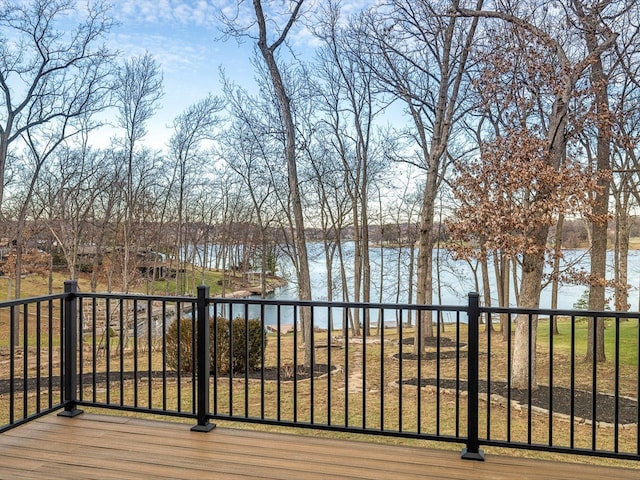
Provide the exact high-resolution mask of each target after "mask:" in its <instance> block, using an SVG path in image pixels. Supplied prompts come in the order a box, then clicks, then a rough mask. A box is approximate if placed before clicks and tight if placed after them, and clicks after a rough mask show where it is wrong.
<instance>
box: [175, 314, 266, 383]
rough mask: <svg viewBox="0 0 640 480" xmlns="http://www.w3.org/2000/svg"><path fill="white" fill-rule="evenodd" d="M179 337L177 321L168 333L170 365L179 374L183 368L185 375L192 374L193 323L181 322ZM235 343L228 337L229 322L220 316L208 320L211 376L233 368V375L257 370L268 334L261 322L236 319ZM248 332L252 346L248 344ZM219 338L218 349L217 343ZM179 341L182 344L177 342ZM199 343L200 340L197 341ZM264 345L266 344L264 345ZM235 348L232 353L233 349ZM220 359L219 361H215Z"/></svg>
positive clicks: (234, 327) (233, 326)
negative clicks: (215, 343)
mask: <svg viewBox="0 0 640 480" xmlns="http://www.w3.org/2000/svg"><path fill="white" fill-rule="evenodd" d="M179 325H180V338H179V339H178V321H175V322H173V323H172V324H171V326H170V327H169V330H168V331H167V366H168V367H169V368H170V369H172V370H174V371H177V370H178V367H180V371H181V372H182V373H188V372H192V371H193V368H194V361H193V360H194V355H193V350H192V348H193V331H192V330H193V321H192V320H191V319H188V318H185V319H182V320H180V322H179ZM232 330H233V342H232V341H231V339H230V335H229V320H227V319H226V318H223V317H218V319H217V321H216V322H215V324H214V319H213V318H211V319H209V332H210V333H209V335H210V338H209V342H210V350H209V359H210V365H211V366H210V368H211V373H213V372H215V371H216V368H217V372H218V374H227V373H229V370H230V368H229V367H230V365H231V369H232V371H233V373H244V372H245V371H247V366H246V365H247V360H248V370H249V371H251V370H256V369H258V368H259V367H260V364H261V362H262V345H264V346H265V347H266V342H267V335H266V331H265V330H264V329H262V326H261V324H260V320H258V319H250V320H249V321H248V325H247V322H246V321H245V320H244V319H243V318H239V317H237V318H235V319H234V320H233V323H232ZM247 330H248V340H249V347H248V351H247V350H246V348H247V347H246V345H247ZM216 339H217V345H216V348H214V342H215V341H216ZM178 340H179V341H178ZM196 340H197V338H196ZM263 342H264V343H263ZM232 346H233V351H231V347H232ZM178 352H179V353H180V362H179V363H180V365H178ZM216 357H217V358H216Z"/></svg>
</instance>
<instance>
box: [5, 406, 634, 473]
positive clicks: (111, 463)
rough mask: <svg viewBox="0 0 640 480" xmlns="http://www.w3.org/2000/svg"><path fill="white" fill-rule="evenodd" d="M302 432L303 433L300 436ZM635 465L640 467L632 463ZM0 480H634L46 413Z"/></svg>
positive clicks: (413, 451)
mask: <svg viewBox="0 0 640 480" xmlns="http://www.w3.org/2000/svg"><path fill="white" fill-rule="evenodd" d="M306 433H311V432H306ZM639 467H640V465H639ZM0 478H3V479H4V478H12V479H13V478H15V479H22V478H50V479H67V478H100V479H122V478H130V479H137V478H140V479H143V478H144V479H147V478H158V479H168V478H188V479H211V478H215V479H230V480H236V479H263V480H272V479H292V480H294V479H295V480H305V479H319V478H335V479H345V480H346V479H394V478H398V479H407V480H411V479H418V478H420V479H427V480H438V479H457V480H471V479H477V480H484V479H487V480H488V479H491V480H500V479H509V480H512V479H530V480H538V479H539V480H542V479H548V478H562V479H567V480H571V479H576V480H578V479H579V480H589V479H594V480H595V479H598V480H599V479H602V478H612V479H613V478H616V479H620V480H624V479H635V480H638V479H640V470H632V469H621V468H613V467H600V466H593V465H583V464H569V463H562V462H551V461H542V460H533V459H525V458H516V457H506V456H496V455H489V456H488V457H487V460H486V461H485V462H473V461H465V460H462V459H460V454H459V453H458V452H454V451H444V450H433V449H427V448H419V447H406V446H396V445H385V444H377V443H368V442H355V441H347V440H334V439H329V438H319V437H313V436H310V435H288V434H281V433H267V432H257V431H251V430H234V429H228V428H216V429H215V430H213V431H212V432H210V433H197V432H191V431H190V430H189V427H188V426H187V425H184V424H177V423H170V422H159V421H152V420H143V419H137V418H131V417H118V416H108V415H94V414H83V415H80V416H78V417H75V418H62V417H57V416H55V415H49V416H46V417H43V418H41V419H39V420H36V421H33V422H30V423H28V424H26V425H23V426H20V427H18V428H15V429H13V430H9V431H7V432H5V433H3V434H1V435H0Z"/></svg>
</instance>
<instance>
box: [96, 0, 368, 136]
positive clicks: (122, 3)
mask: <svg viewBox="0 0 640 480" xmlns="http://www.w3.org/2000/svg"><path fill="white" fill-rule="evenodd" d="M319 1H321V0H308V1H307V3H305V5H306V6H307V9H308V10H313V9H314V6H316V5H317V4H318V2H319ZM370 2H371V0H348V1H345V2H344V3H345V8H346V10H345V11H347V12H349V11H353V10H355V9H359V8H362V7H363V6H364V5H366V4H369V3H370ZM265 3H266V2H265ZM280 3H282V2H280V1H276V2H275V4H276V5H278V4H280ZM112 5H113V10H112V13H113V17H114V18H115V19H116V20H117V21H118V23H119V25H118V26H117V27H116V28H114V30H113V31H112V34H111V36H110V39H111V41H112V45H111V48H113V49H116V50H118V51H120V52H121V54H122V56H123V57H130V56H135V55H142V54H144V53H145V52H146V51H148V52H149V53H151V54H152V55H153V56H154V57H155V59H156V60H157V61H158V62H159V63H160V64H161V66H162V70H163V73H164V91H165V95H164V98H163V99H162V108H161V109H160V110H159V111H158V113H157V114H156V116H155V117H154V118H153V119H152V120H151V121H150V123H149V126H148V130H149V134H148V136H147V138H146V143H147V144H148V145H150V146H152V147H153V148H162V147H163V146H164V145H165V144H166V141H167V139H168V138H169V136H170V135H171V130H170V129H169V128H167V126H170V125H171V122H172V121H173V118H174V117H175V116H176V115H178V114H179V113H181V112H182V111H183V110H184V109H186V108H187V107H188V106H189V105H190V104H192V103H194V102H196V101H198V100H199V99H201V98H203V97H204V96H206V95H207V93H209V92H211V93H213V94H214V95H215V94H219V93H221V89H220V73H219V70H220V67H222V68H223V69H224V71H225V74H226V75H227V76H228V78H230V79H231V80H232V81H234V82H236V83H239V84H240V85H242V86H244V87H247V88H249V89H252V88H255V86H254V85H255V83H254V81H253V78H254V77H255V73H254V67H253V66H252V64H251V57H252V55H253V49H254V43H255V42H253V41H252V40H251V39H245V40H244V42H242V43H240V44H239V42H238V41H237V40H236V39H234V38H228V39H226V40H223V38H222V36H223V35H222V32H221V29H220V26H221V24H220V20H219V18H220V13H221V12H225V13H227V14H228V15H231V14H232V13H233V12H235V11H236V9H237V8H238V3H237V2H236V1H235V0H194V1H187V0H114V1H113V2H112ZM240 8H241V10H240V15H239V17H238V18H239V20H240V21H241V22H250V21H252V19H253V6H252V2H251V0H246V1H245V2H243V3H242V4H241V7H240ZM243 9H244V10H243ZM266 13H267V15H269V11H268V10H267V11H266ZM290 40H291V44H292V46H293V48H294V49H295V51H296V52H297V53H301V54H302V55H306V56H308V57H311V55H312V52H313V48H314V46H315V45H316V43H317V41H316V39H315V38H313V36H312V34H311V33H310V31H309V30H308V29H307V28H306V27H304V26H303V25H300V26H299V27H297V28H294V29H292V31H291V32H290ZM102 137H103V138H101V139H99V141H98V142H96V143H98V144H100V145H104V144H106V141H107V140H108V138H104V135H102Z"/></svg>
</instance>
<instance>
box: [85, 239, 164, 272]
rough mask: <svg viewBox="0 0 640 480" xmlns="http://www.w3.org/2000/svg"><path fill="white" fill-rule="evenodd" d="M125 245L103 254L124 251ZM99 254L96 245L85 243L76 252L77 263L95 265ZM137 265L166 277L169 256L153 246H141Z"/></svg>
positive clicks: (137, 255)
mask: <svg viewBox="0 0 640 480" xmlns="http://www.w3.org/2000/svg"><path fill="white" fill-rule="evenodd" d="M122 250H123V247H116V248H115V249H113V248H108V249H106V250H105V251H104V252H103V255H105V256H108V255H111V254H113V253H114V252H116V251H122ZM97 255H98V247H97V246H96V245H83V246H80V247H79V248H78V251H77V252H76V264H77V265H93V262H94V260H95V258H96V256H97ZM136 259H137V262H136V263H137V266H138V270H139V271H140V273H142V274H143V275H145V276H150V277H153V278H156V279H158V278H166V277H167V274H168V271H169V269H168V265H167V256H166V255H165V254H164V253H160V252H156V251H155V250H153V249H152V248H139V249H138V250H137V251H136Z"/></svg>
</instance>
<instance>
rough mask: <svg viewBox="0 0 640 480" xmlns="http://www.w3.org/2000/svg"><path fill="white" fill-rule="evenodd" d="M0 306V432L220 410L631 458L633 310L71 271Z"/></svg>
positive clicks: (243, 417) (278, 420) (274, 421)
mask: <svg viewBox="0 0 640 480" xmlns="http://www.w3.org/2000/svg"><path fill="white" fill-rule="evenodd" d="M0 315H2V316H0V324H3V325H8V329H7V332H8V334H9V339H8V341H7V346H6V349H5V352H6V355H4V356H5V357H8V358H6V359H5V360H4V361H3V367H2V368H0V388H1V389H2V390H1V391H0V415H2V419H1V421H0V425H3V426H2V427H0V431H1V430H6V429H8V428H11V427H13V426H16V425H19V424H21V423H24V422H26V421H28V420H30V419H32V418H35V417H37V416H40V415H44V414H47V413H50V412H52V411H55V410H60V409H61V408H63V411H62V413H61V415H68V416H72V415H76V414H78V413H80V410H79V408H82V407H101V408H108V409H116V410H127V411H135V412H144V413H153V414H161V415H172V416H179V417H185V418H192V419H194V421H195V426H194V428H193V429H194V430H198V431H208V430H210V429H212V428H213V427H214V424H213V423H211V422H212V421H216V420H234V421H243V422H254V423H264V424H271V425H282V426H290V427H301V428H314V429H324V430H333V431H340V432H353V433H364V434H372V435H389V436H398V437H408V438H418V439H427V440H438V441H446V442H455V443H461V444H463V445H464V446H465V448H464V450H463V457H464V458H469V459H476V460H481V459H482V458H483V453H482V450H481V447H482V446H500V447H515V448H527V449H534V450H545V451H552V452H563V453H577V454H588V455H596V456H607V457H612V458H620V459H634V460H639V459H640V427H638V425H640V422H638V419H639V417H640V409H639V408H638V397H639V396H640V395H639V393H640V391H639V390H640V382H639V378H640V375H639V372H640V364H639V360H638V351H639V346H640V333H639V330H640V329H639V328H638V323H639V320H638V313H635V314H633V313H620V312H585V311H560V310H535V311H533V310H523V309H511V308H509V309H506V308H488V307H482V306H480V305H479V302H478V295H477V294H470V295H469V301H468V304H467V305H464V306H427V305H391V304H361V303H341V302H304V301H270V300H258V299H225V298H211V297H210V296H209V290H208V288H207V287H200V288H199V289H198V295H197V297H170V296H145V295H124V294H95V293H83V292H77V290H76V286H75V283H73V282H68V283H67V284H66V288H65V293H64V294H60V295H53V296H48V297H41V298H36V299H27V300H17V301H13V302H4V303H0ZM230 319H231V321H230ZM593 323H595V325H596V326H599V325H603V324H606V327H607V328H606V329H605V330H604V336H605V341H604V353H605V354H606V356H607V359H606V361H603V362H598V361H595V360H585V353H586V350H587V345H588V344H589V345H591V346H592V347H593V350H595V351H597V350H598V348H599V346H600V345H599V343H598V341H597V339H596V338H595V337H594V338H591V336H590V335H588V333H589V331H590V330H591V329H590V325H591V324H593ZM310 326H311V327H312V328H309V327H310ZM500 326H502V331H499V330H498V329H499V327H500ZM358 328H360V334H359V335H354V334H353V331H354V329H355V330H357V329H358ZM556 328H557V329H558V330H559V333H557V334H556V332H555V330H556ZM517 329H523V331H524V332H525V335H524V336H523V335H522V332H521V331H520V332H518V335H516V334H515V331H516V330H517ZM527 331H529V332H535V334H536V335H535V338H533V336H527V334H526V332H527ZM516 337H518V338H519V339H522V338H524V341H521V340H518V342H519V343H518V344H516ZM420 339H424V340H420ZM416 342H418V344H419V347H421V348H420V349H419V350H420V351H421V352H422V353H421V354H420V355H418V354H417V352H418V350H417V349H416V348H415V347H416ZM523 375H524V376H523Z"/></svg>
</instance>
